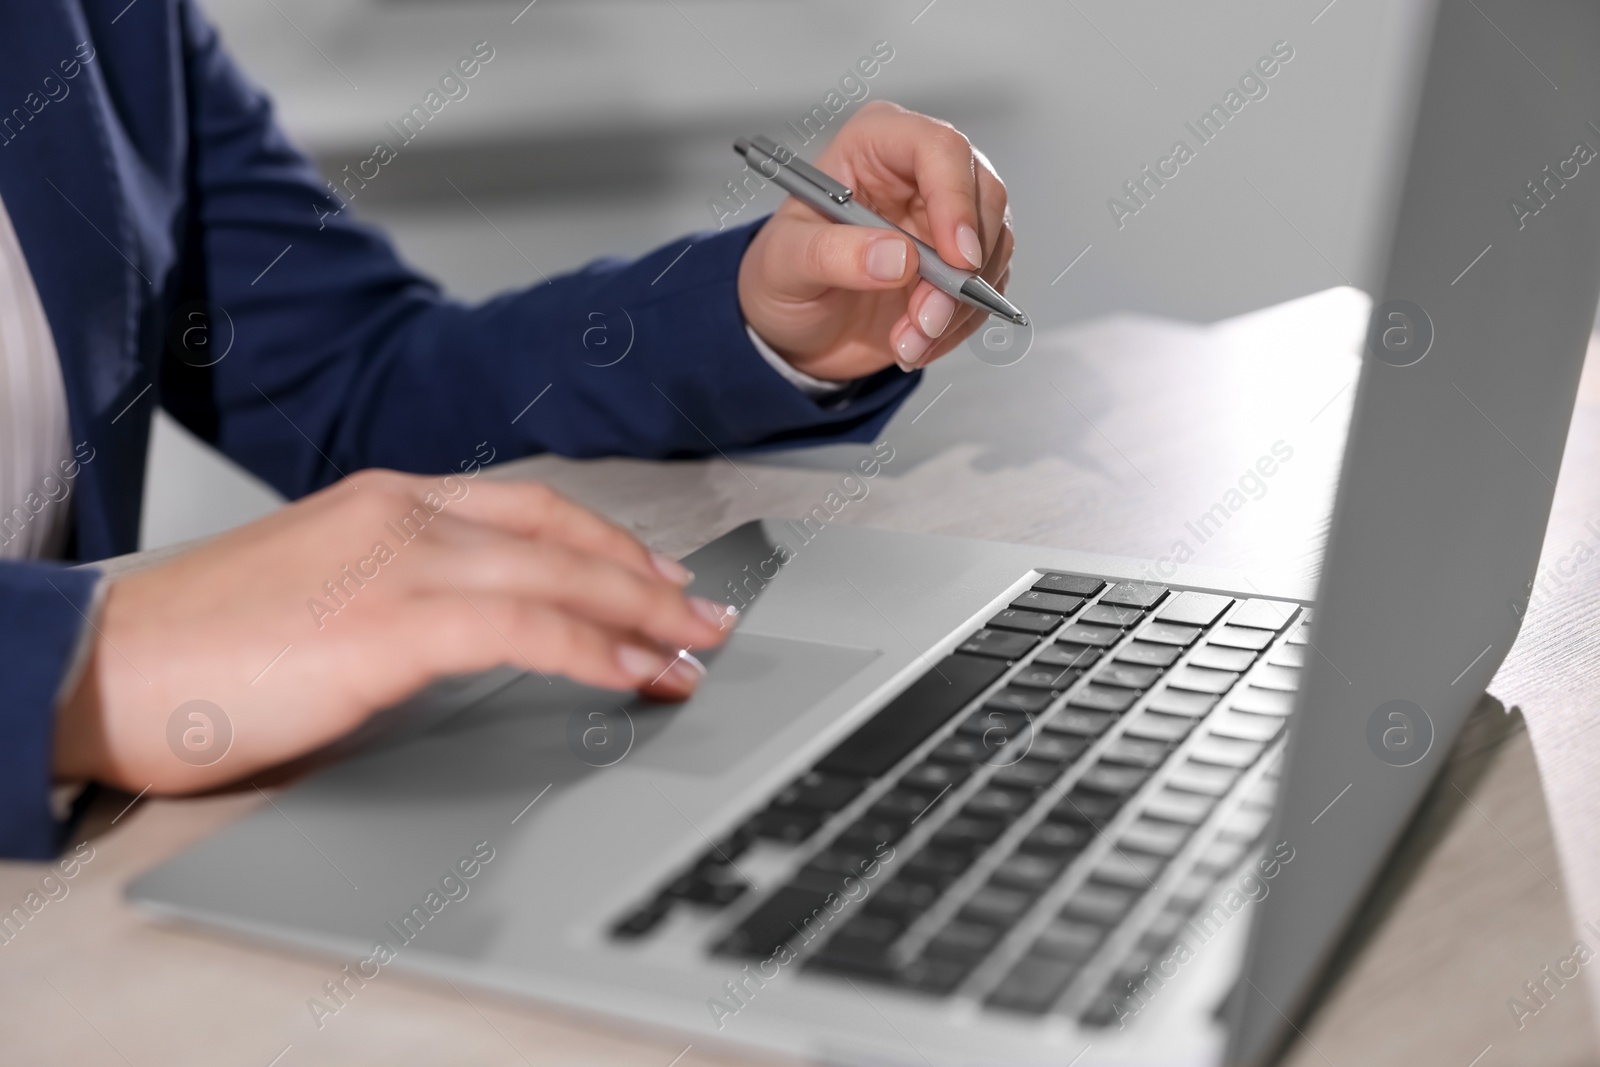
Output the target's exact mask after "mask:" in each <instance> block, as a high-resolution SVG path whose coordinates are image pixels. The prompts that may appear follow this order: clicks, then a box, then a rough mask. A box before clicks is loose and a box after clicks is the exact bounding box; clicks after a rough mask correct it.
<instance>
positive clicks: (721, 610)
mask: <svg viewBox="0 0 1600 1067" xmlns="http://www.w3.org/2000/svg"><path fill="white" fill-rule="evenodd" d="M689 606H690V607H691V608H693V609H694V611H695V614H696V615H699V616H700V617H701V618H702V619H704V620H706V622H709V623H710V624H711V625H712V626H715V627H716V628H717V629H719V630H721V629H724V628H726V627H728V626H731V625H733V620H734V619H736V618H738V617H739V609H738V608H736V607H734V606H733V605H732V604H718V603H717V602H716V601H714V600H707V599H705V598H704V597H698V596H692V597H690V598H689Z"/></svg>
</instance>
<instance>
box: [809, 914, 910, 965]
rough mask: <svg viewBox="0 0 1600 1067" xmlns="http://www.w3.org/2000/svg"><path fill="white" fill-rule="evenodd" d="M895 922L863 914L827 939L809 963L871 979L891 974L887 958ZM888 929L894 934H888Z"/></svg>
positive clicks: (894, 934) (897, 933)
mask: <svg viewBox="0 0 1600 1067" xmlns="http://www.w3.org/2000/svg"><path fill="white" fill-rule="evenodd" d="M879 924H882V925H879ZM898 925H899V924H897V923H894V922H893V921H891V920H887V919H874V918H873V917H872V916H868V915H862V916H860V917H858V918H857V919H855V920H854V921H852V922H851V923H850V925H849V926H846V927H845V928H844V929H842V930H840V931H839V932H838V933H837V934H835V935H834V936H833V937H831V938H829V939H828V943H827V944H826V945H823V946H822V951H821V952H820V953H818V955H817V956H816V958H815V959H814V960H812V961H810V963H809V964H808V966H812V967H817V968H819V969H821V970H825V971H834V972H839V973H845V974H861V975H865V976H867V977H871V978H889V977H892V976H893V974H894V964H893V963H892V962H891V961H890V958H889V947H890V946H891V945H892V944H893V943H894V940H895V938H896V937H898V936H899V933H900V931H899V929H898ZM890 930H893V931H894V933H892V934H889V933H888V931H890ZM886 934H888V936H885V935H886Z"/></svg>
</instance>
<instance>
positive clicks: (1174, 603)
mask: <svg viewBox="0 0 1600 1067" xmlns="http://www.w3.org/2000/svg"><path fill="white" fill-rule="evenodd" d="M1232 604H1233V598H1232V597H1227V596H1219V595H1217V594H1216V593H1193V592H1187V593H1179V594H1177V595H1176V596H1174V597H1173V598H1172V599H1171V600H1169V601H1167V603H1166V605H1165V606H1164V607H1163V608H1162V609H1161V610H1160V611H1159V612H1157V613H1156V618H1157V619H1159V620H1160V621H1162V622H1176V623H1181V624H1182V625H1185V626H1210V625H1211V624H1212V623H1214V622H1216V621H1217V619H1218V618H1219V617H1220V616H1221V615H1222V613H1223V612H1224V611H1227V610H1228V608H1229V607H1231V606H1232Z"/></svg>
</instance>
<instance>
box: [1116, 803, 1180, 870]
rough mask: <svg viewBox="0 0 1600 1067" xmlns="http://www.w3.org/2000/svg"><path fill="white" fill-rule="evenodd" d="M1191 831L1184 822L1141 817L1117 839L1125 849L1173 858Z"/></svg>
mask: <svg viewBox="0 0 1600 1067" xmlns="http://www.w3.org/2000/svg"><path fill="white" fill-rule="evenodd" d="M1146 811H1147V812H1148V808H1147V809H1146ZM1189 832H1190V828H1189V827H1188V826H1185V825H1183V824H1182V823H1174V822H1157V821H1156V820H1154V819H1144V818H1141V819H1139V820H1137V821H1136V822H1134V823H1133V824H1132V825H1131V826H1129V827H1128V828H1127V829H1125V830H1123V831H1122V836H1121V837H1120V838H1118V839H1117V847H1118V848H1120V849H1123V850H1124V851H1129V852H1144V853H1148V854H1150V855H1152V856H1166V857H1168V858H1171V857H1172V856H1175V855H1177V854H1178V850H1179V849H1181V848H1182V847H1183V843H1184V842H1185V841H1187V840H1189Z"/></svg>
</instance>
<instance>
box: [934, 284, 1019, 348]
mask: <svg viewBox="0 0 1600 1067" xmlns="http://www.w3.org/2000/svg"><path fill="white" fill-rule="evenodd" d="M1010 281H1011V268H1010V267H1007V268H1006V269H1005V271H1004V273H1002V274H1001V275H1000V279H999V281H996V282H994V283H993V284H994V287H995V288H996V289H998V290H1000V291H1001V292H1002V293H1004V292H1005V291H1006V285H1007V284H1008V283H1009V282H1010ZM968 310H969V311H970V312H971V314H969V315H968V316H966V318H965V319H963V320H962V321H960V322H958V323H956V324H955V325H954V326H952V327H951V329H950V333H949V335H948V336H947V337H946V338H945V340H944V341H942V342H941V343H940V347H939V348H938V349H937V350H935V352H934V353H933V354H932V355H930V356H929V357H928V358H927V360H926V362H927V363H932V362H933V361H934V360H936V359H938V358H939V357H941V356H943V355H945V354H947V353H948V352H951V351H953V350H954V349H955V348H956V346H957V345H959V344H961V343H962V342H963V341H965V340H966V339H967V338H969V337H971V336H972V335H973V334H975V333H977V332H978V331H979V330H981V329H983V328H984V327H985V326H987V325H988V322H989V316H988V315H985V314H984V313H983V312H981V311H979V310H978V309H977V308H970V309H968Z"/></svg>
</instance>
